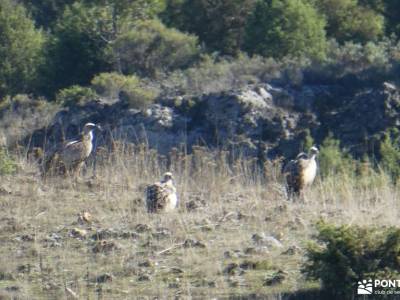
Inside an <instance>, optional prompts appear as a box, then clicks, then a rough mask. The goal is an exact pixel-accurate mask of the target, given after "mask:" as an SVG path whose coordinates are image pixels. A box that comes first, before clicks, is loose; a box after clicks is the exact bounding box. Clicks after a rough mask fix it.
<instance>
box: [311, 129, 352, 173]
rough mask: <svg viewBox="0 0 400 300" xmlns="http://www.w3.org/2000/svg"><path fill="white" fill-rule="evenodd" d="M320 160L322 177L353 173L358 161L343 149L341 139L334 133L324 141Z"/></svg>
mask: <svg viewBox="0 0 400 300" xmlns="http://www.w3.org/2000/svg"><path fill="white" fill-rule="evenodd" d="M318 160H319V168H320V172H321V176H322V177H326V176H329V175H334V174H341V175H353V174H354V173H355V171H356V161H355V160H353V159H352V158H351V156H350V154H349V153H348V152H346V151H343V150H341V148H340V141H339V140H336V139H335V138H334V137H333V135H332V134H329V135H328V136H327V137H326V138H325V139H324V141H323V142H322V145H321V147H320V153H319V159H318Z"/></svg>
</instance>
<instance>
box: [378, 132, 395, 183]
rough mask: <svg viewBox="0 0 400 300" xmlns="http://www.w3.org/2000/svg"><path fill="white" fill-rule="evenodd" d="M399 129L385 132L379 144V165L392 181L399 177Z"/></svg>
mask: <svg viewBox="0 0 400 300" xmlns="http://www.w3.org/2000/svg"><path fill="white" fill-rule="evenodd" d="M399 134H400V133H399V131H398V129H396V128H395V129H393V130H391V131H390V132H386V133H385V135H384V136H383V141H382V142H381V144H380V148H379V150H380V151H379V152H380V155H381V166H382V168H383V170H384V171H385V172H386V173H388V174H389V175H390V176H391V178H392V179H393V181H394V182H397V181H398V179H399V178H400V148H399V138H400V137H399Z"/></svg>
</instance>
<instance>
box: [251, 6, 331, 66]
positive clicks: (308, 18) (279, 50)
mask: <svg viewBox="0 0 400 300" xmlns="http://www.w3.org/2000/svg"><path fill="white" fill-rule="evenodd" d="M324 27H325V20H324V18H323V17H322V16H321V15H319V14H318V13H317V11H316V9H315V8H314V7H313V6H312V5H311V4H309V3H307V2H305V1H292V0H279V1H278V0H272V1H263V0H259V1H258V2H257V4H256V5H255V8H254V12H253V14H252V15H251V16H250V17H249V21H248V23H247V29H246V37H245V45H244V49H245V50H246V51H247V52H248V53H250V54H259V55H263V56H271V57H274V58H282V57H284V56H287V55H290V56H295V57H299V56H307V57H312V58H318V59H320V58H323V57H324V56H325V50H326V39H325V29H324Z"/></svg>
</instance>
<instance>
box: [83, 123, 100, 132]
mask: <svg viewBox="0 0 400 300" xmlns="http://www.w3.org/2000/svg"><path fill="white" fill-rule="evenodd" d="M95 129H97V130H99V131H101V127H100V125H96V124H94V123H86V124H85V126H83V130H82V131H83V134H87V133H89V132H92V131H93V130H95Z"/></svg>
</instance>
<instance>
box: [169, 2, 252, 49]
mask: <svg viewBox="0 0 400 300" xmlns="http://www.w3.org/2000/svg"><path fill="white" fill-rule="evenodd" d="M255 1H256V0H213V1H209V0H170V1H168V6H167V11H166V12H165V13H164V15H163V16H164V19H166V21H167V24H168V25H172V26H174V27H177V28H179V29H180V30H183V31H188V32H190V33H194V34H196V35H197V36H198V37H199V39H200V41H201V42H204V43H205V45H206V47H207V48H208V49H209V50H210V51H218V52H220V53H222V54H228V55H237V54H238V53H239V51H240V48H241V46H242V43H243V38H244V31H245V25H246V22H247V19H248V16H249V15H250V14H251V12H252V9H253V7H254V4H255Z"/></svg>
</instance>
